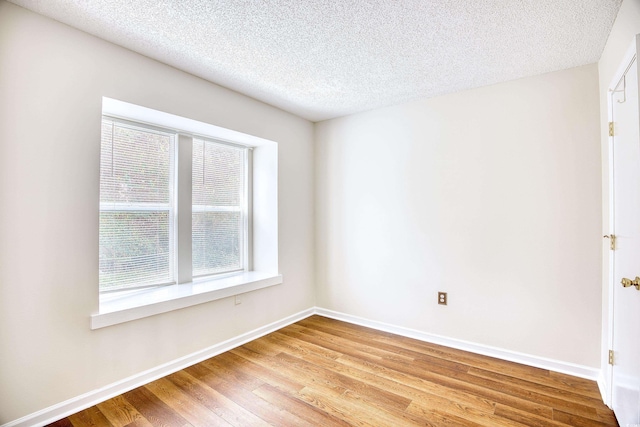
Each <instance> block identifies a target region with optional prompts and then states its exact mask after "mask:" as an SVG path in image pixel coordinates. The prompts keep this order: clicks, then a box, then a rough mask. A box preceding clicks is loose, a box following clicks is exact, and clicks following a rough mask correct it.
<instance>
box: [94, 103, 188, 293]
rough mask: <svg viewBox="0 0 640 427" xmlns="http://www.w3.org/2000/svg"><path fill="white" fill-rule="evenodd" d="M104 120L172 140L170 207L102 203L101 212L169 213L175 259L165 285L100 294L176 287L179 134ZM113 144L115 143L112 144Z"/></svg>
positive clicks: (132, 287) (127, 287)
mask: <svg viewBox="0 0 640 427" xmlns="http://www.w3.org/2000/svg"><path fill="white" fill-rule="evenodd" d="M102 118H103V119H106V120H110V121H112V122H113V123H114V124H119V125H121V126H124V127H128V128H130V129H142V130H145V131H149V132H152V133H157V134H160V135H167V136H169V137H170V138H171V148H172V149H173V151H174V153H173V154H172V156H173V158H172V161H171V162H170V166H169V167H170V170H169V182H170V186H169V205H168V206H167V205H165V204H151V203H122V202H100V212H109V211H111V212H122V211H142V210H151V211H167V212H169V218H171V221H170V222H169V235H170V239H169V244H171V245H172V246H173V248H172V252H173V255H174V256H173V258H174V259H172V260H171V261H170V263H169V272H170V273H169V274H170V278H169V281H168V282H163V283H154V284H140V285H137V286H136V285H133V286H126V287H115V288H113V289H104V290H103V289H99V292H100V293H111V292H122V291H129V290H135V289H146V288H153V287H157V286H168V285H174V284H176V283H177V266H178V253H177V242H178V230H177V221H176V217H177V188H176V182H177V181H176V172H177V167H178V166H177V153H178V148H177V147H178V133H177V132H176V131H175V130H173V129H164V128H159V127H157V126H150V125H148V124H145V123H138V122H133V121H131V120H125V119H122V118H118V117H113V116H110V115H106V114H103V115H102ZM112 144H113V142H112Z"/></svg>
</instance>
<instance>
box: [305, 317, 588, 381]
mask: <svg viewBox="0 0 640 427" xmlns="http://www.w3.org/2000/svg"><path fill="white" fill-rule="evenodd" d="M315 312H316V314H318V315H320V316H325V317H330V318H332V319H336V320H341V321H343V322H348V323H353V324H356V325H360V326H366V327H368V328H372V329H377V330H380V331H385V332H391V333H392V334H396V335H401V336H404V337H408V338H413V339H417V340H420V341H425V342H429V343H433V344H439V345H444V346H447V347H451V348H456V349H459V350H465V351H469V352H471V353H477V354H482V355H485V356H490V357H495V358H498V359H502V360H508V361H510V362H516V363H522V364H523V365H529V366H534V367H536V368H542V369H548V370H550V371H554V372H560V373H563V374H567V375H573V376H575V377H580V378H586V379H589V380H594V381H597V380H598V378H599V377H600V370H599V369H597V368H592V367H589V366H582V365H577V364H574V363H568V362H562V361H559V360H553V359H547V358H544V357H539V356H532V355H530V354H525V353H518V352H515V351H511V350H505V349H502V348H497V347H491V346H488V345H484V344H477V343H473V342H469V341H462V340H457V339H454V338H447V337H443V336H440V335H433V334H429V333H426V332H422V331H418V330H415V329H409V328H404V327H402V326H395V325H390V324H388V323H383V322H378V321H375V320H369V319H363V318H362V317H357V316H352V315H350V314H344V313H339V312H337V311H332V310H327V309H324V308H319V307H316V310H315Z"/></svg>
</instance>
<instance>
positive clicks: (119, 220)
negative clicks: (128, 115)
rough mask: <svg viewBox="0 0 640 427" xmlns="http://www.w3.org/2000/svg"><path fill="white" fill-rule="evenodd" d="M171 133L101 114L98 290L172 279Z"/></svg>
mask: <svg viewBox="0 0 640 427" xmlns="http://www.w3.org/2000/svg"><path fill="white" fill-rule="evenodd" d="M174 141H175V136H174V135H173V134H171V133H165V132H161V131H156V130H153V129H147V128H145V127H141V126H134V125H130V124H127V123H124V122H119V121H116V120H112V119H107V118H104V119H103V121H102V138H101V153H100V234H99V241H100V250H99V253H100V260H99V266H100V272H99V280H100V290H101V291H108V290H116V289H123V288H132V287H141V286H149V285H160V284H166V283H171V282H173V281H174V274H173V265H174V253H173V251H174V249H173V247H174V244H173V216H174V212H173V208H172V205H173V204H172V197H173V194H172V193H173V192H172V174H173V172H172V171H173V162H174V144H175V142H174Z"/></svg>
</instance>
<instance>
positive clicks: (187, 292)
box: [91, 271, 282, 329]
mask: <svg viewBox="0 0 640 427" xmlns="http://www.w3.org/2000/svg"><path fill="white" fill-rule="evenodd" d="M280 283H282V275H280V274H274V273H264V272H260V271H249V272H246V273H241V274H238V275H235V276H230V277H225V278H221V279H214V280H207V281H196V282H192V283H183V284H180V285H171V286H162V287H158V288H151V289H140V290H132V291H123V292H114V293H110V294H103V295H100V312H99V313H98V314H93V315H92V316H91V329H100V328H104V327H107V326H111V325H116V324H118V323H124V322H128V321H130V320H135V319H141V318H143V317H149V316H153V315H156V314H160V313H166V312H168V311H173V310H179V309H181V308H185V307H190V306H192V305H197V304H202V303H205V302H209V301H215V300H218V299H222V298H228V297H231V296H234V295H238V294H242V293H245V292H249V291H255V290H257V289H262V288H266V287H269V286H273V285H278V284H280Z"/></svg>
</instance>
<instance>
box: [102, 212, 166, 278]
mask: <svg viewBox="0 0 640 427" xmlns="http://www.w3.org/2000/svg"><path fill="white" fill-rule="evenodd" d="M170 264H171V247H170V239H169V212H153V211H120V212H118V211H111V212H101V213H100V288H101V290H109V289H113V288H121V287H127V286H132V285H135V286H144V285H152V284H159V283H168V282H170V281H171V280H172V277H171V269H170Z"/></svg>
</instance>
